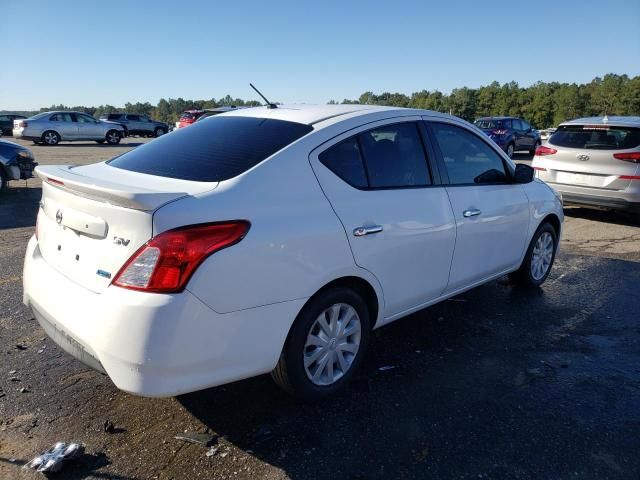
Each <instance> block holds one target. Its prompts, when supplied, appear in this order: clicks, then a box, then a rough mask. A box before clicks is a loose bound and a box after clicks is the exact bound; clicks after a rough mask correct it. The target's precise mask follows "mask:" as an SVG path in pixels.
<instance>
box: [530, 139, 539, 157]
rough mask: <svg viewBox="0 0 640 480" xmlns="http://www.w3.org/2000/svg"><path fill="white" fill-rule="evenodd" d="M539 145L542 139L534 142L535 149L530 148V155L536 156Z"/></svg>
mask: <svg viewBox="0 0 640 480" xmlns="http://www.w3.org/2000/svg"><path fill="white" fill-rule="evenodd" d="M539 146H540V140H536V143H534V144H533V150H529V155H531V156H534V155H535V154H536V150H537V149H538V147H539Z"/></svg>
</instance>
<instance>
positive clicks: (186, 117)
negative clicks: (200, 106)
mask: <svg viewBox="0 0 640 480" xmlns="http://www.w3.org/2000/svg"><path fill="white" fill-rule="evenodd" d="M199 116H200V114H199V113H187V112H184V113H183V114H182V115H180V120H193V119H196V118H198V117H199Z"/></svg>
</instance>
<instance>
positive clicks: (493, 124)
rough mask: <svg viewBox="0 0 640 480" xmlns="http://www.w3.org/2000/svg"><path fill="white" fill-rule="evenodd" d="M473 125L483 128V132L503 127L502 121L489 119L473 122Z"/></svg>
mask: <svg viewBox="0 0 640 480" xmlns="http://www.w3.org/2000/svg"><path fill="white" fill-rule="evenodd" d="M473 124H474V125H475V126H476V127H478V128H481V129H483V130H489V129H490V128H499V127H502V125H503V123H502V120H488V119H480V120H476V121H475V122H473Z"/></svg>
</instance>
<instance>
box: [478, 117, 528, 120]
mask: <svg viewBox="0 0 640 480" xmlns="http://www.w3.org/2000/svg"><path fill="white" fill-rule="evenodd" d="M514 118H515V119H518V117H504V116H500V117H480V118H478V119H477V120H509V119H514Z"/></svg>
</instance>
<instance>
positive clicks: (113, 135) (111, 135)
mask: <svg viewBox="0 0 640 480" xmlns="http://www.w3.org/2000/svg"><path fill="white" fill-rule="evenodd" d="M120 138H121V136H120V132H118V131H117V130H109V131H108V132H107V135H106V137H105V139H106V140H107V143H108V144H109V145H117V144H119V143H120Z"/></svg>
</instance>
